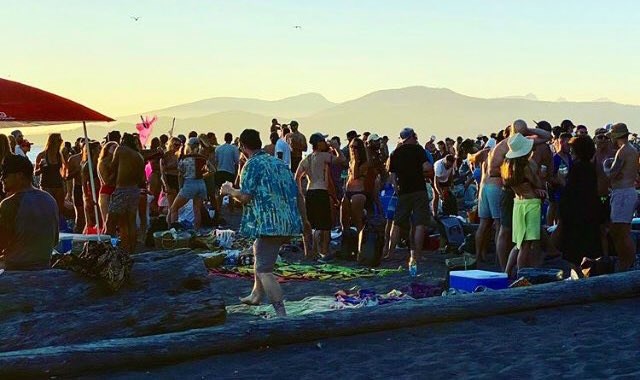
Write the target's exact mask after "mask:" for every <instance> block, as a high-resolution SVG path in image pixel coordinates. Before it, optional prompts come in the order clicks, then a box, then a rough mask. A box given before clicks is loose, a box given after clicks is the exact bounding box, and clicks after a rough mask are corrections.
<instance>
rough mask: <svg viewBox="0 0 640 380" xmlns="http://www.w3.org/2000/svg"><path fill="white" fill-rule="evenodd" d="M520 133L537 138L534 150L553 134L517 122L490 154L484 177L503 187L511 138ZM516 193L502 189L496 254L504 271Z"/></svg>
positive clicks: (508, 129) (520, 121)
mask: <svg viewBox="0 0 640 380" xmlns="http://www.w3.org/2000/svg"><path fill="white" fill-rule="evenodd" d="M515 133H520V134H521V135H523V136H535V138H534V149H535V146H536V145H539V144H545V143H546V142H547V141H549V140H550V139H551V133H549V132H547V131H545V130H543V129H540V128H528V127H527V123H526V122H525V121H524V120H516V121H514V122H513V124H511V126H510V127H508V128H507V129H506V130H505V133H504V135H505V136H504V137H505V138H504V140H502V141H500V142H499V143H498V144H497V145H496V147H495V148H494V149H492V150H491V153H490V154H489V159H488V161H487V172H486V173H485V174H484V175H483V176H487V177H489V178H490V179H491V181H496V183H498V182H497V181H499V183H500V186H503V184H502V179H501V178H500V167H501V166H502V163H503V162H504V158H505V156H506V154H507V152H508V151H509V145H508V141H509V136H511V135H513V134H515ZM514 198H515V193H514V192H513V191H512V190H511V189H508V188H504V187H503V188H502V199H501V202H500V232H499V233H498V242H497V243H496V251H497V252H496V253H497V256H498V261H499V263H500V267H501V268H502V269H503V270H504V269H506V266H507V259H508V257H509V252H510V251H511V247H512V245H513V242H512V236H511V233H512V231H511V227H512V219H513V199H514Z"/></svg>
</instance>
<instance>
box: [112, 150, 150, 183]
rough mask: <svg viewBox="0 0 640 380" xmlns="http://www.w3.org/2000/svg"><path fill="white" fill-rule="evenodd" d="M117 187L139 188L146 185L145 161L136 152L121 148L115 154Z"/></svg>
mask: <svg viewBox="0 0 640 380" xmlns="http://www.w3.org/2000/svg"><path fill="white" fill-rule="evenodd" d="M112 168H113V169H115V175H116V187H137V186H140V184H141V183H144V159H143V158H142V155H141V154H140V153H138V152H136V151H135V150H133V149H131V148H129V147H126V146H123V145H121V146H119V147H118V148H117V149H116V151H115V152H114V154H113V164H112Z"/></svg>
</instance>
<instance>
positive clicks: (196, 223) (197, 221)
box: [193, 197, 202, 231]
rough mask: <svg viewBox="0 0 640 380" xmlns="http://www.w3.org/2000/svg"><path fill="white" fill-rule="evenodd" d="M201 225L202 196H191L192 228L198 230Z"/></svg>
mask: <svg viewBox="0 0 640 380" xmlns="http://www.w3.org/2000/svg"><path fill="white" fill-rule="evenodd" d="M201 227H202V198H199V197H195V198H193V228H195V229H196V231H197V230H199V229H200V228H201Z"/></svg>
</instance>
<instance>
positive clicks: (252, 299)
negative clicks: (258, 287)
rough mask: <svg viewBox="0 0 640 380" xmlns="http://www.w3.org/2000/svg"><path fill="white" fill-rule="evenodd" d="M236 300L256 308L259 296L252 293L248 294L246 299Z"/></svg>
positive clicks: (258, 303)
mask: <svg viewBox="0 0 640 380" xmlns="http://www.w3.org/2000/svg"><path fill="white" fill-rule="evenodd" d="M238 299H239V300H240V302H242V303H243V304H245V305H249V306H258V305H260V297H259V296H254V295H253V293H251V294H249V295H248V296H246V297H240V298H238Z"/></svg>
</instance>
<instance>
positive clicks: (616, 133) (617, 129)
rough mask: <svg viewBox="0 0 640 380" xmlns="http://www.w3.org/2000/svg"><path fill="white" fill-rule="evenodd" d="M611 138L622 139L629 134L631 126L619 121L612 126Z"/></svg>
mask: <svg viewBox="0 0 640 380" xmlns="http://www.w3.org/2000/svg"><path fill="white" fill-rule="evenodd" d="M608 135H609V138H611V140H615V139H620V138H623V137H627V136H629V128H627V125H626V124H624V123H618V124H614V125H612V126H611V131H610V132H609V133H608Z"/></svg>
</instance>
